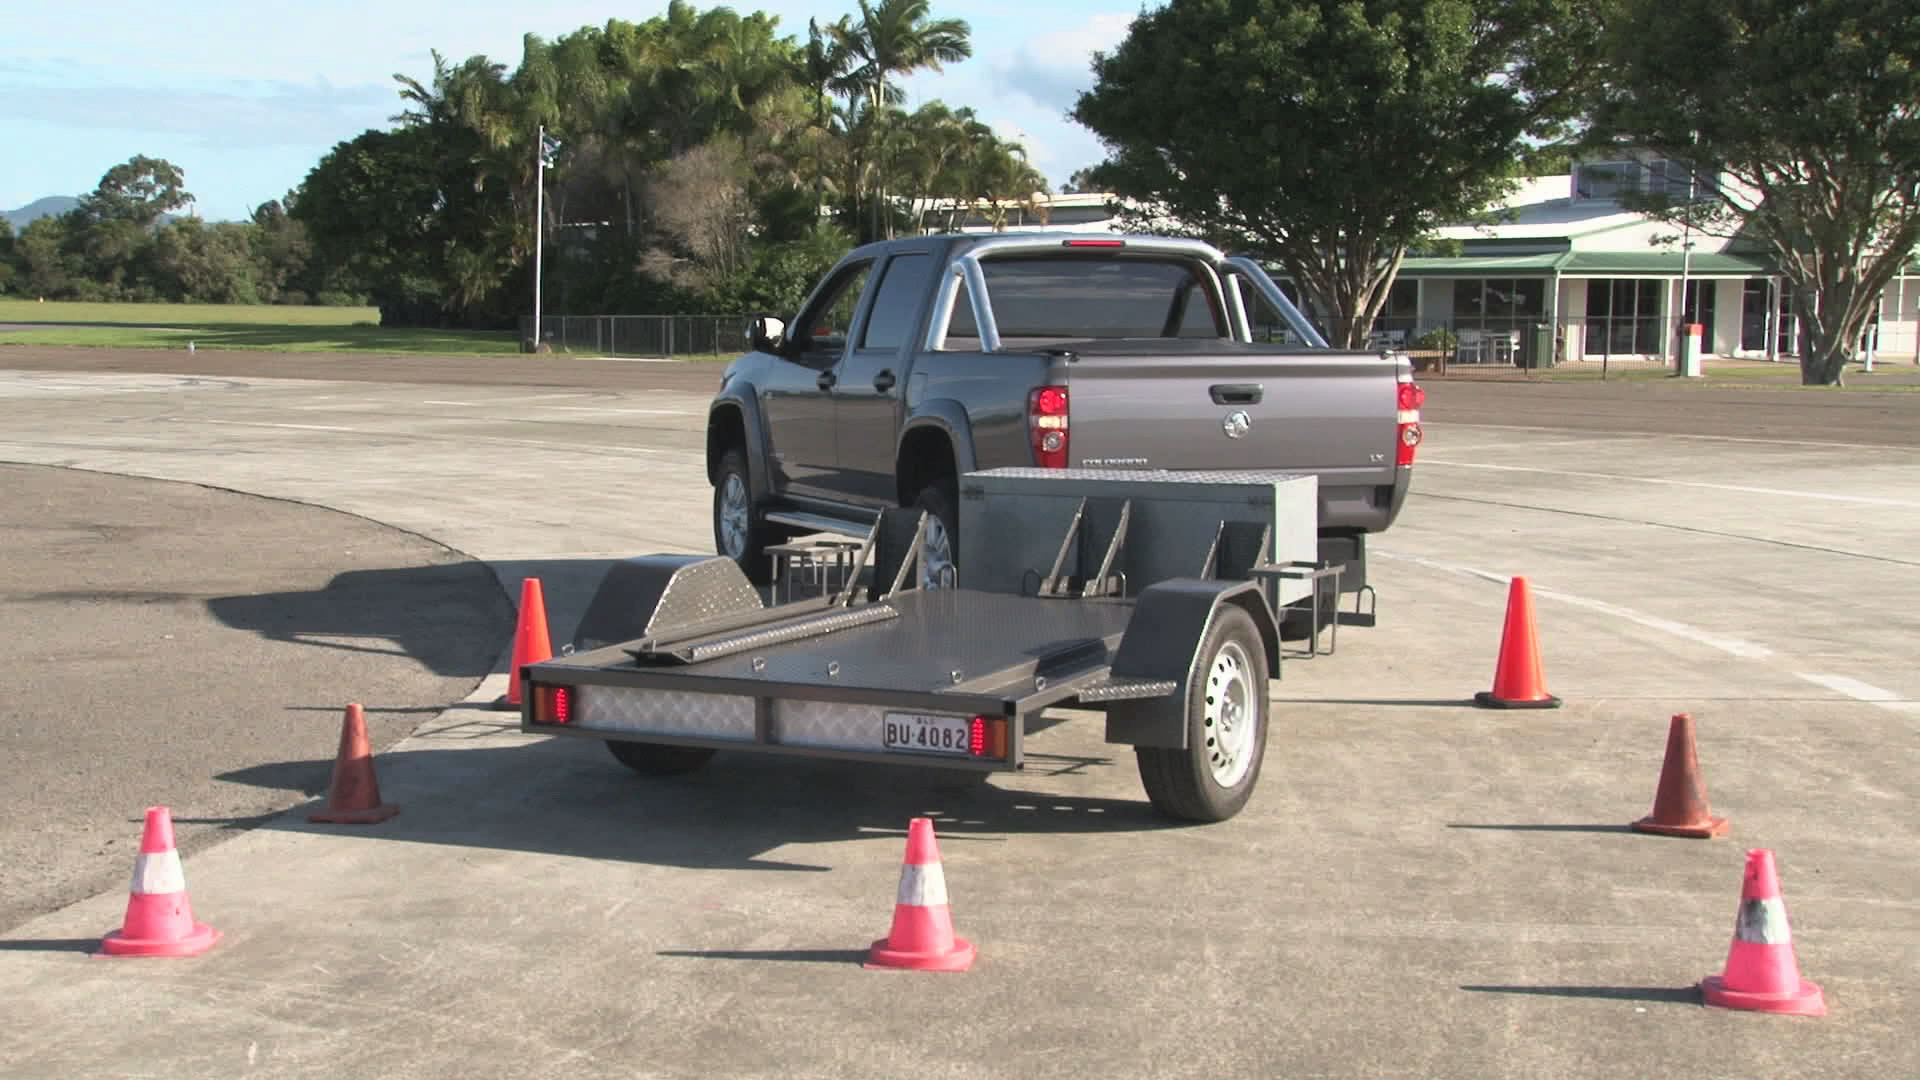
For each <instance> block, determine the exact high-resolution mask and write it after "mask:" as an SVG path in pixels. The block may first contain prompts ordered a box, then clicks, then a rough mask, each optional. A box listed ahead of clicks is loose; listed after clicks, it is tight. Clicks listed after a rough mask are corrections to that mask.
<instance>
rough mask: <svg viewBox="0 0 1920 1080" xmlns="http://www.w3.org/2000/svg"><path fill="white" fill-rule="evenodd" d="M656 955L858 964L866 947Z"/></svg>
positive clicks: (671, 951)
mask: <svg viewBox="0 0 1920 1080" xmlns="http://www.w3.org/2000/svg"><path fill="white" fill-rule="evenodd" d="M654 955H655V956H678V957H686V958H691V959H695V960H787V961H791V962H794V963H801V964H858V963H861V962H863V961H865V960H866V958H867V951H866V950H865V949H662V950H660V951H659V952H657V953H654Z"/></svg>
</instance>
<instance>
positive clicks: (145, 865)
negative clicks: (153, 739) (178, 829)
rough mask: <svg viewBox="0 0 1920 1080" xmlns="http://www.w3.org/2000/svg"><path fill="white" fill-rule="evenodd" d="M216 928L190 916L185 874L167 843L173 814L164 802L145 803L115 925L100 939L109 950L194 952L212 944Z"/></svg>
mask: <svg viewBox="0 0 1920 1080" xmlns="http://www.w3.org/2000/svg"><path fill="white" fill-rule="evenodd" d="M219 940H220V931H218V930H215V929H214V928H213V927H211V926H208V925H206V924H205V923H197V922H194V921H193V905H192V904H191V903H189V902H188V900H187V877H186V874H185V873H184V872H182V870H181V869H180V853H179V852H178V851H175V850H174V848H173V815H172V813H170V812H169V811H168V810H167V808H166V807H164V806H153V807H148V808H147V826H146V829H145V831H144V832H142V833H141V835H140V854H138V855H136V856H134V859H133V887H132V888H131V889H130V890H129V895H128V896H127V916H126V918H125V919H124V920H122V921H121V924H120V929H118V930H115V931H113V932H112V933H110V934H108V935H107V936H106V937H104V938H102V939H100V950H101V951H102V952H105V953H107V954H109V955H111V956H194V955H197V954H199V953H203V952H206V951H207V950H208V949H211V948H213V943H214V942H216V941H219Z"/></svg>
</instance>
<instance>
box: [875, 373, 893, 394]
mask: <svg viewBox="0 0 1920 1080" xmlns="http://www.w3.org/2000/svg"><path fill="white" fill-rule="evenodd" d="M873 388H874V389H875V390H878V391H880V392H881V393H883V394H884V393H886V392H887V391H889V390H891V389H893V372H891V371H888V370H887V369H885V368H881V369H880V374H878V375H875V376H874V377H873Z"/></svg>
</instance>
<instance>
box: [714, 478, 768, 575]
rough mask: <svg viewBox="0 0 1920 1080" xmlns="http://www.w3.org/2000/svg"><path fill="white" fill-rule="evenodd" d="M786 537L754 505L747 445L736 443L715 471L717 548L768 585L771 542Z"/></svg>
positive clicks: (715, 538) (717, 550)
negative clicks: (769, 546)
mask: <svg viewBox="0 0 1920 1080" xmlns="http://www.w3.org/2000/svg"><path fill="white" fill-rule="evenodd" d="M782 539H783V537H781V536H779V535H777V534H776V533H775V532H774V531H773V530H772V529H770V528H768V527H767V525H766V523H765V522H763V521H762V520H761V519H760V508H759V507H758V506H756V505H754V502H753V481H752V478H751V477H750V476H749V475H748V473H747V451H746V449H745V448H744V447H739V446H735V447H732V448H731V449H729V450H728V451H727V452H726V453H724V454H722V455H720V463H719V465H718V466H717V467H716V468H715V469H714V472H713V550H714V551H716V552H718V553H719V554H721V555H724V556H726V557H727V558H729V559H732V560H733V561H734V562H735V563H737V564H739V566H740V571H741V573H744V574H745V575H747V580H748V581H750V582H752V583H754V584H755V585H766V584H769V583H771V582H772V581H773V564H772V563H771V562H770V561H769V560H768V557H767V545H769V544H777V543H779V542H780V541H781V540H782Z"/></svg>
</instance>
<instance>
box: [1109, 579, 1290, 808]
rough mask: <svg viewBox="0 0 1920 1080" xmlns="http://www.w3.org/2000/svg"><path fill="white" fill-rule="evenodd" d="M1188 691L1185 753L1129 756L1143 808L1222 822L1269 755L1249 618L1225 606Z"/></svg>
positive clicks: (1262, 677)
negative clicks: (1137, 771)
mask: <svg viewBox="0 0 1920 1080" xmlns="http://www.w3.org/2000/svg"><path fill="white" fill-rule="evenodd" d="M1199 656H1200V662H1199V665H1198V666H1197V667H1196V668H1195V670H1194V673H1193V678H1192V679H1191V681H1190V685H1189V686H1188V687H1187V701H1186V712H1187V749H1185V750H1173V749H1168V748H1164V747H1154V746H1141V747H1135V748H1134V756H1135V758H1136V759H1137V760H1138V763H1139V766H1140V783H1141V785H1142V786H1144V787H1145V788H1146V790H1147V800H1148V801H1149V802H1151V803H1152V804H1153V808H1154V809H1155V810H1158V811H1159V812H1160V813H1162V814H1164V815H1166V816H1167V817H1171V818H1175V819H1178V820H1181V821H1225V820H1227V819H1228V818H1230V817H1232V816H1234V815H1235V814H1237V813H1239V812H1240V809H1241V808H1242V807H1244V806H1245V805H1246V804H1247V800H1248V799H1249V798H1250V797H1252V795H1253V787H1254V784H1255V783H1256V782H1258V780H1259V779H1260V759H1261V758H1262V757H1264V756H1265V755H1266V750H1267V651H1266V648H1265V646H1264V645H1263V644H1262V643H1261V640H1260V631H1259V628H1257V627H1256V626H1254V623H1253V618H1252V617H1251V616H1249V615H1248V614H1247V613H1246V612H1245V611H1243V610H1241V609H1240V608H1239V607H1238V606H1236V605H1233V604H1224V605H1222V606H1221V608H1220V610H1219V611H1217V612H1215V613H1214V617H1213V620H1212V623H1211V625H1209V626H1208V628H1207V636H1206V639H1205V640H1204V641H1202V642H1201V646H1200V651H1199Z"/></svg>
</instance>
